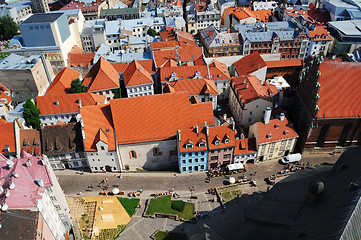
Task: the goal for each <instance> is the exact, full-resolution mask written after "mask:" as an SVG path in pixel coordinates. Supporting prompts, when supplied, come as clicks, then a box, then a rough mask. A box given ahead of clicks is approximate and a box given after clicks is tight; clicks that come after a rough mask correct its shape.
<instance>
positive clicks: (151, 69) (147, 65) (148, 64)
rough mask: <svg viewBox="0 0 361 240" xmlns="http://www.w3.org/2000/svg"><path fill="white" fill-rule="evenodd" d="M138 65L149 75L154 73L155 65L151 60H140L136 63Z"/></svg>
mask: <svg viewBox="0 0 361 240" xmlns="http://www.w3.org/2000/svg"><path fill="white" fill-rule="evenodd" d="M138 63H139V64H140V65H142V66H143V67H144V68H145V69H147V71H148V72H149V73H155V72H156V69H155V65H154V61H153V60H140V61H138Z"/></svg>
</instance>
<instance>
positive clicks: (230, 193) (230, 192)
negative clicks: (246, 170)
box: [218, 185, 242, 202]
mask: <svg viewBox="0 0 361 240" xmlns="http://www.w3.org/2000/svg"><path fill="white" fill-rule="evenodd" d="M218 193H219V194H220V195H221V197H222V199H223V200H224V201H226V202H228V201H230V200H232V199H233V198H235V197H237V195H241V194H242V192H241V190H240V186H238V185H235V186H231V187H225V188H220V189H218Z"/></svg>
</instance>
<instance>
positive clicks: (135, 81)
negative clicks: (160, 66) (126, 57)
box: [124, 60, 153, 87]
mask: <svg viewBox="0 0 361 240" xmlns="http://www.w3.org/2000/svg"><path fill="white" fill-rule="evenodd" d="M124 82H125V86H126V87H130V86H138V85H144V84H152V83H153V78H152V75H151V74H150V73H149V72H148V71H147V69H146V68H145V67H143V66H142V65H140V63H139V62H138V61H137V60H133V61H132V62H131V63H129V65H128V67H127V68H126V69H125V71H124Z"/></svg>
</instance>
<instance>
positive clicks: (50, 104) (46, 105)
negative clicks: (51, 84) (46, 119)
mask: <svg viewBox="0 0 361 240" xmlns="http://www.w3.org/2000/svg"><path fill="white" fill-rule="evenodd" d="M79 98H80V99H81V104H82V106H87V105H96V104H103V103H104V102H105V96H104V95H99V94H95V93H73V94H59V95H45V96H39V97H37V104H38V108H39V109H40V111H41V113H40V115H52V114H65V113H77V112H79V103H78V99H79ZM56 101H58V102H56ZM57 103H58V104H59V105H57Z"/></svg>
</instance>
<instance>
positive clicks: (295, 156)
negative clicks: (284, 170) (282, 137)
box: [281, 153, 302, 164]
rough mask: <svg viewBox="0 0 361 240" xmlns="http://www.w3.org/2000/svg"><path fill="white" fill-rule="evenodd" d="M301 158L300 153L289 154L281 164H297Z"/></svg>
mask: <svg viewBox="0 0 361 240" xmlns="http://www.w3.org/2000/svg"><path fill="white" fill-rule="evenodd" d="M301 158H302V155H301V154H300V153H295V154H290V155H288V156H285V157H284V158H282V160H281V162H282V163H284V164H288V163H294V162H299V161H300V160H301Z"/></svg>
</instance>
